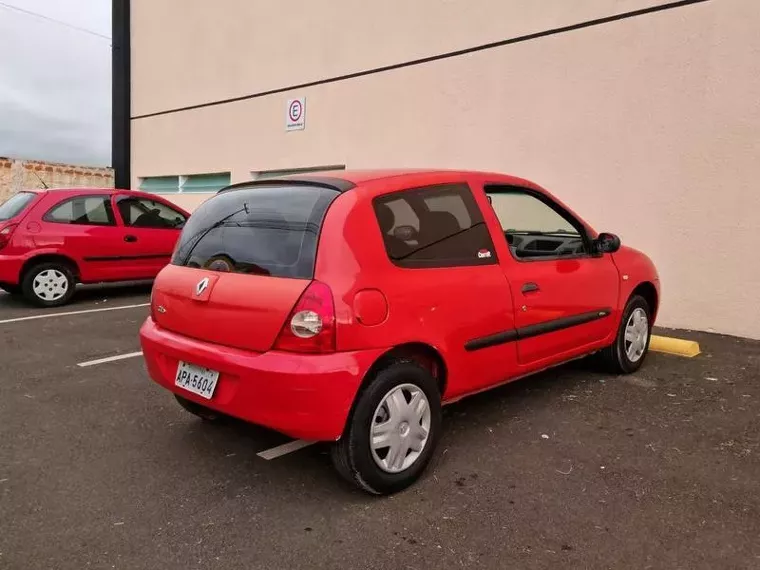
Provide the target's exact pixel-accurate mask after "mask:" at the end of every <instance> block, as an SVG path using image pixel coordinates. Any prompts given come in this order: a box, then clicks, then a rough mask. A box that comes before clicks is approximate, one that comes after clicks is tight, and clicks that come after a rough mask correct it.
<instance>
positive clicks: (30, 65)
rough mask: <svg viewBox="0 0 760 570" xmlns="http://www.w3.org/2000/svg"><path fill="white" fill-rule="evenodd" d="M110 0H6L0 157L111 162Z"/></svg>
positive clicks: (1, 24) (1, 22)
mask: <svg viewBox="0 0 760 570" xmlns="http://www.w3.org/2000/svg"><path fill="white" fill-rule="evenodd" d="M2 4H7V5H12V6H17V7H19V8H22V9H24V10H28V11H33V12H38V13H40V14H43V15H45V16H48V17H50V18H54V19H56V20H62V21H64V22H66V23H68V24H71V25H72V26H76V27H80V28H84V29H87V30H90V31H92V32H95V33H97V34H102V35H104V36H108V37H110V35H111V2H110V1H109V0H0V156H9V157H14V158H29V159H38V160H48V161H55V162H68V163H73V164H81V165H92V166H104V165H109V164H110V162H111V42H110V40H108V39H104V38H102V37H97V36H95V35H92V34H88V33H85V32H82V31H78V30H75V29H71V28H68V27H65V26H63V25H60V24H57V23H53V22H50V21H46V20H44V19H41V18H37V17H34V16H30V15H27V14H23V13H20V12H17V11H15V10H9V9H7V8H5V7H3V6H2Z"/></svg>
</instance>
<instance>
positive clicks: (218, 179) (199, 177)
mask: <svg viewBox="0 0 760 570" xmlns="http://www.w3.org/2000/svg"><path fill="white" fill-rule="evenodd" d="M229 185H230V173H229V172H216V173H213V174H190V175H188V176H187V177H185V181H184V183H183V184H182V189H181V192H206V193H214V192H218V191H219V190H221V189H222V188H224V187H226V186H229Z"/></svg>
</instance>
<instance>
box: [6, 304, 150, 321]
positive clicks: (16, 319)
mask: <svg viewBox="0 0 760 570" xmlns="http://www.w3.org/2000/svg"><path fill="white" fill-rule="evenodd" d="M148 305H150V303H140V304H138V305H122V306H121V307H105V308H103V309H86V310H84V311H68V312H66V313H45V314H44V315H32V316H31V317H18V318H15V319H5V320H3V321H0V325H4V324H6V323H18V322H21V321H35V320H37V319H52V318H53V317H68V316H71V315H86V314H88V313H103V312H105V311H120V310H122V309H135V308H137V307H147V306H148Z"/></svg>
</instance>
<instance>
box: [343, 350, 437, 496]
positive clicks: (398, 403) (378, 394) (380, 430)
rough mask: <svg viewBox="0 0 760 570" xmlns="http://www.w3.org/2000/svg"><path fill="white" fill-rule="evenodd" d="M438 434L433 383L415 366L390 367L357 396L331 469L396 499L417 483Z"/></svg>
mask: <svg viewBox="0 0 760 570" xmlns="http://www.w3.org/2000/svg"><path fill="white" fill-rule="evenodd" d="M440 430H441V398H440V394H439V392H438V385H437V383H436V381H435V379H434V378H433V377H432V376H431V375H430V373H429V372H428V371H427V370H425V369H424V368H422V367H421V366H419V365H417V364H415V363H412V362H399V363H396V364H392V365H391V366H389V367H388V368H385V369H384V370H382V371H381V372H379V373H378V374H377V376H375V378H374V379H373V380H372V381H371V382H370V384H369V385H368V386H367V387H366V389H364V390H363V391H362V392H361V393H360V394H359V396H358V400H357V402H356V405H355V408H354V411H353V414H352V415H351V417H350V419H349V422H348V425H347V426H346V431H345V433H344V434H343V437H342V438H341V439H340V440H339V441H338V442H336V443H335V444H333V448H332V459H333V463H334V465H335V467H336V469H337V470H338V472H339V473H340V474H341V475H342V476H343V477H344V478H345V479H347V480H348V481H349V482H351V483H353V484H354V485H356V486H358V487H360V488H361V489H363V490H365V491H367V492H370V493H374V494H378V495H383V494H389V493H395V492H397V491H400V490H402V489H404V488H406V487H408V486H409V485H411V484H412V483H414V482H415V481H416V480H417V479H418V478H419V477H420V475H421V474H422V472H423V471H424V470H425V467H427V464H428V463H429V462H430V459H431V458H432V456H433V452H434V451H435V447H436V445H437V444H438V439H439V436H440Z"/></svg>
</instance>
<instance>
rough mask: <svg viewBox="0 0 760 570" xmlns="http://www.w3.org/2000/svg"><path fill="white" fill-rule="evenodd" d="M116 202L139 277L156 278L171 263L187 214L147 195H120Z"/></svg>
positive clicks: (131, 259) (115, 205)
mask: <svg viewBox="0 0 760 570" xmlns="http://www.w3.org/2000/svg"><path fill="white" fill-rule="evenodd" d="M113 200H114V210H115V211H116V212H117V214H118V217H119V220H120V222H121V223H122V224H123V226H124V240H125V242H126V243H127V244H128V245H129V248H130V251H129V254H128V255H129V257H130V261H131V265H132V267H133V268H134V273H135V274H136V278H153V277H155V276H156V275H157V274H158V272H159V271H161V269H163V267H164V266H166V265H167V264H168V263H169V262H170V261H171V255H172V251H173V250H174V246H175V244H176V243H177V239H178V238H179V234H180V231H181V229H182V227H183V225H184V223H185V221H186V220H187V216H186V214H185V213H184V212H181V211H180V210H179V209H176V208H174V207H172V206H170V205H169V204H167V203H166V202H164V201H162V200H158V199H156V198H153V197H149V196H145V195H130V194H126V193H125V194H117V195H116V196H114V199H113Z"/></svg>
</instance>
